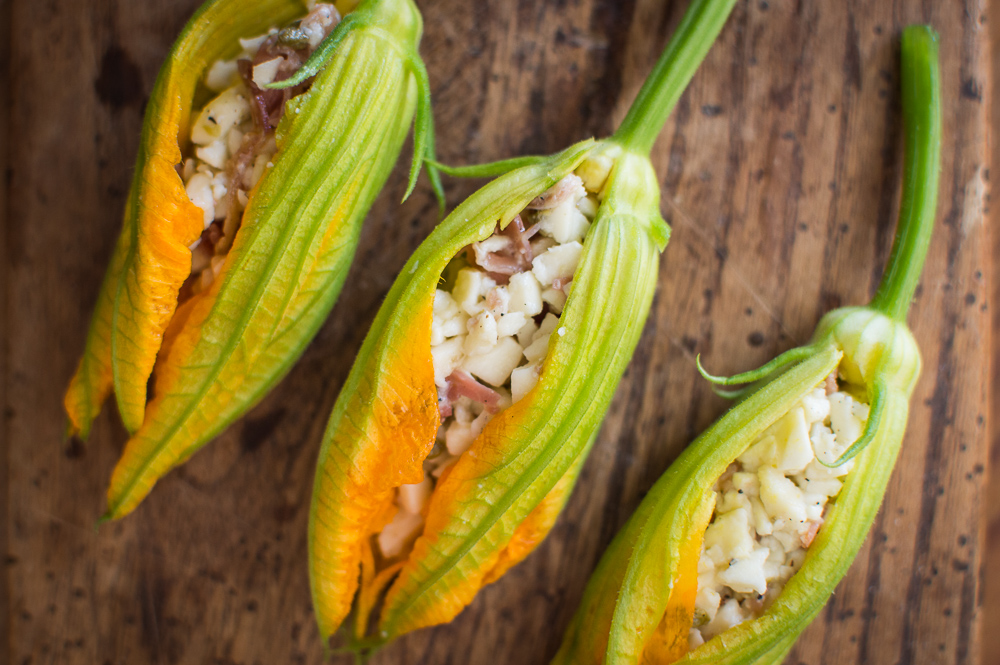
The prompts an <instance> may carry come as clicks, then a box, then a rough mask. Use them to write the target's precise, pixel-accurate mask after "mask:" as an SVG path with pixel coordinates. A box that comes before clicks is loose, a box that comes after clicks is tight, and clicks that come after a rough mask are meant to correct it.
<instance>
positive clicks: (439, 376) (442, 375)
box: [431, 335, 465, 388]
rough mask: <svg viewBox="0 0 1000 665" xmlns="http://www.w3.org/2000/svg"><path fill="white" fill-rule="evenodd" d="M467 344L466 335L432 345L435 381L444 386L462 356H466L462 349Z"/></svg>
mask: <svg viewBox="0 0 1000 665" xmlns="http://www.w3.org/2000/svg"><path fill="white" fill-rule="evenodd" d="M464 346H465V335H460V336H458V337H452V338H451V339H449V340H447V341H445V342H442V343H441V344H438V345H437V346H433V347H431V360H432V361H433V363H434V383H436V384H437V385H439V386H441V387H442V388H443V387H444V386H445V385H446V384H447V379H448V377H449V376H451V373H452V372H454V371H455V368H456V367H458V365H459V363H461V362H462V358H463V357H464V356H465V354H464V352H463V351H462V349H463V347H464Z"/></svg>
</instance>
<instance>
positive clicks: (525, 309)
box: [507, 272, 542, 316]
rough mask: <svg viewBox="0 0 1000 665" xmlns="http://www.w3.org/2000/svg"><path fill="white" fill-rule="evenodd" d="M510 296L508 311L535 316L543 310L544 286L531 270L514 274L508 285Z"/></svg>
mask: <svg viewBox="0 0 1000 665" xmlns="http://www.w3.org/2000/svg"><path fill="white" fill-rule="evenodd" d="M507 294H508V296H509V297H510V299H509V301H508V303H507V311H508V312H521V313H523V314H524V315H525V316H535V315H536V314H540V313H541V311H542V288H541V285H540V284H539V283H538V280H537V279H535V275H534V274H533V273H530V272H522V273H518V274H516V275H512V276H511V278H510V283H509V284H508V285H507Z"/></svg>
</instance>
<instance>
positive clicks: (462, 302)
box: [451, 268, 496, 316]
mask: <svg viewBox="0 0 1000 665" xmlns="http://www.w3.org/2000/svg"><path fill="white" fill-rule="evenodd" d="M494 286H496V282H495V281H493V279H492V278H490V276H489V275H487V274H486V273H484V272H483V271H481V270H476V269H475V268H462V269H461V270H459V271H458V276H457V277H456V278H455V288H453V289H452V290H451V295H452V296H453V297H454V298H455V301H456V302H457V303H458V306H459V307H461V308H462V309H463V310H464V311H465V313H466V314H468V315H469V316H475V315H476V314H478V313H479V312H481V311H483V309H484V308H485V304H484V302H483V301H482V300H481V298H482V297H483V296H485V295H486V293H487V292H488V291H489V290H490V289H492V288H493V287H494Z"/></svg>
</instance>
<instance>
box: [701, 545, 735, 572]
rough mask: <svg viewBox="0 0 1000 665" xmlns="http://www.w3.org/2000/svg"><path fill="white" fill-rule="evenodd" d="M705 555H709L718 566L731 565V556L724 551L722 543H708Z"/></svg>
mask: <svg viewBox="0 0 1000 665" xmlns="http://www.w3.org/2000/svg"><path fill="white" fill-rule="evenodd" d="M705 556H707V557H708V558H709V560H710V561H711V562H712V563H713V564H715V566H716V567H720V566H728V565H729V557H728V556H726V553H725V552H723V551H722V545H719V544H714V545H712V546H710V547H709V546H707V545H706V547H705Z"/></svg>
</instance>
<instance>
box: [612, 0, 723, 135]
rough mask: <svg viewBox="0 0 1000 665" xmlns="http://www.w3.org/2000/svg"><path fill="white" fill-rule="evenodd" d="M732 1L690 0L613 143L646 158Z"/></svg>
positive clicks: (710, 43)
mask: <svg viewBox="0 0 1000 665" xmlns="http://www.w3.org/2000/svg"><path fill="white" fill-rule="evenodd" d="M735 4H736V0H691V4H690V5H689V6H688V9H687V11H686V12H684V17H683V18H682V19H681V24H680V25H679V26H677V31H676V32H674V35H673V37H671V38H670V42H669V43H668V44H667V47H666V49H664V51H663V54H662V55H661V56H660V59H659V60H658V61H657V62H656V67H654V68H653V71H652V73H650V75H649V77H648V78H647V79H646V82H645V83H643V85H642V89H641V90H639V95H638V96H637V97H636V98H635V101H634V102H633V103H632V106H631V108H629V111H628V115H626V116H625V119H624V120H623V121H622V124H621V125H620V126H619V127H618V131H616V132H615V135H614V140H615V141H616V142H618V143H620V144H622V145H624V146H625V147H627V148H630V149H631V150H633V151H634V152H637V153H640V154H643V155H648V154H649V151H650V150H651V149H652V148H653V142H654V141H656V136H657V135H658V134H659V133H660V130H661V129H663V125H664V124H665V123H666V122H667V118H668V117H669V116H670V113H671V112H672V111H673V110H674V106H675V105H676V104H677V100H678V99H679V98H680V96H681V93H683V92H684V89H685V88H687V85H688V83H689V82H690V81H691V77H692V76H694V73H695V71H696V70H697V69H698V66H699V65H700V64H701V61H702V60H704V59H705V55H706V54H707V53H708V49H709V48H711V46H712V44H713V43H714V42H715V38H716V37H718V36H719V32H720V31H721V30H722V26H723V25H724V24H725V22H726V19H727V18H728V17H729V13H730V12H731V11H732V9H733V6H734V5H735Z"/></svg>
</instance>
